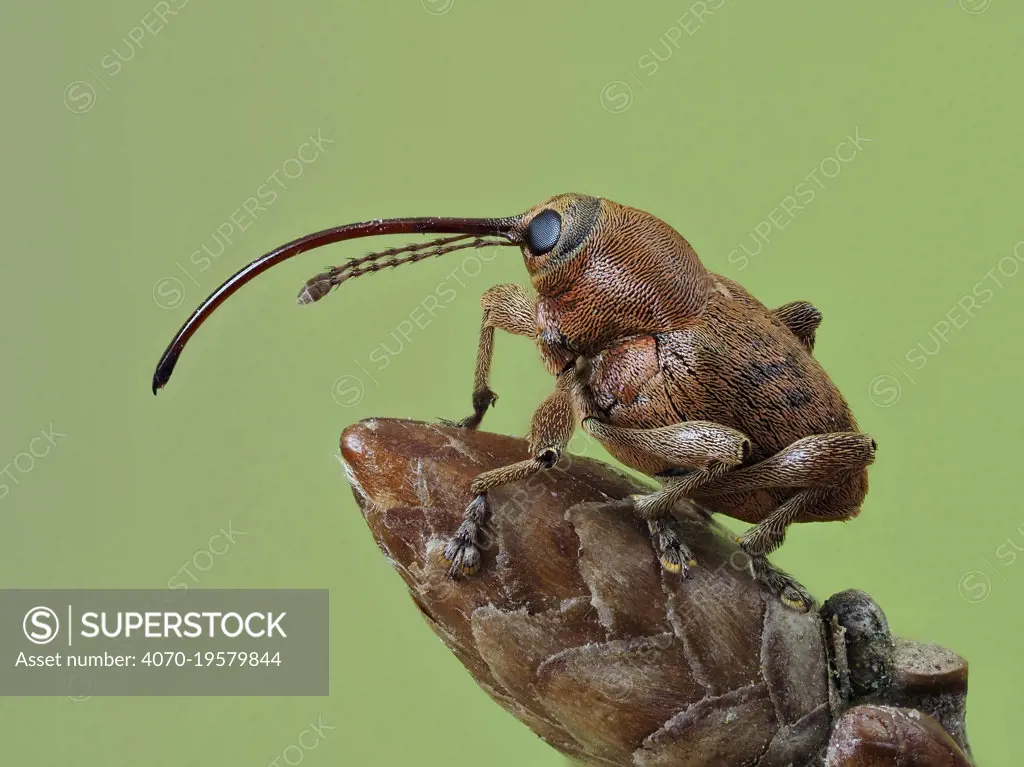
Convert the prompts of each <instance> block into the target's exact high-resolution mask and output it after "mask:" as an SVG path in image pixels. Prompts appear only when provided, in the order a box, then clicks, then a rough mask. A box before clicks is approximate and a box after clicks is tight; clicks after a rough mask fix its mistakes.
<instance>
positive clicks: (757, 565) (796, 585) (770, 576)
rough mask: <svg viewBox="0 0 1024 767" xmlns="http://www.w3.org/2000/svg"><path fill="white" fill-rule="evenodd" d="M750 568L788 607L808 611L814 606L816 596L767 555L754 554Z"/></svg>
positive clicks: (803, 611)
mask: <svg viewBox="0 0 1024 767" xmlns="http://www.w3.org/2000/svg"><path fill="white" fill-rule="evenodd" d="M750 569H751V571H752V572H753V574H754V577H755V578H756V579H757V580H759V581H760V582H761V583H763V584H764V585H765V586H766V587H767V588H768V590H769V591H771V592H772V593H773V594H774V595H775V596H777V597H778V598H779V601H780V602H782V603H783V604H784V605H786V606H787V607H790V608H792V609H794V610H796V611H798V612H802V613H805V612H808V611H809V610H810V609H811V607H813V606H814V598H813V597H812V596H811V595H810V594H809V593H808V591H807V589H805V588H804V587H803V586H801V585H800V582H799V581H797V580H796V579H795V578H793V577H792V576H791V575H787V574H786V573H784V572H782V571H781V570H779V569H778V568H777V567H775V565H773V564H772V563H771V562H769V561H768V559H767V557H763V556H752V557H751V558H750Z"/></svg>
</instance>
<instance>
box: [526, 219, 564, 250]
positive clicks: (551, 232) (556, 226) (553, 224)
mask: <svg viewBox="0 0 1024 767" xmlns="http://www.w3.org/2000/svg"><path fill="white" fill-rule="evenodd" d="M561 234H562V217H561V216H560V215H558V211H554V210H550V209H549V210H542V211H541V212H540V213H538V214H537V215H536V216H534V217H533V220H532V221H531V222H530V225H529V226H528V227H527V228H526V244H527V246H528V247H529V248H530V250H531V251H532V252H533V254H534V255H536V256H543V255H544V254H545V253H548V252H549V251H550V250H551V249H552V248H553V247H555V243H557V242H558V238H559V236H560V235H561Z"/></svg>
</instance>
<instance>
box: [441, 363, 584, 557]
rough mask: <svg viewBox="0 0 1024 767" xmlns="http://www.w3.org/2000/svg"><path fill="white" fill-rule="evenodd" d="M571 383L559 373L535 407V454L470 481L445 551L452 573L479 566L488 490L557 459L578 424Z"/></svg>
mask: <svg viewBox="0 0 1024 767" xmlns="http://www.w3.org/2000/svg"><path fill="white" fill-rule="evenodd" d="M571 386H572V381H571V375H570V373H563V374H562V375H560V376H559V377H558V379H557V380H556V382H555V390H554V391H553V392H551V394H549V395H548V396H547V398H546V399H545V400H544V401H543V402H542V403H541V404H540V406H539V407H538V408H537V410H536V411H534V414H533V419H532V421H531V424H530V453H531V454H532V456H533V457H532V458H528V459H526V460H524V461H519V462H518V463H513V464H510V465H508V466H500V467H498V468H497V469H492V470H491V471H485V472H484V473H483V474H480V475H478V476H477V477H476V478H474V480H473V482H472V484H471V485H470V490H471V492H472V493H473V500H472V501H470V503H469V506H467V507H466V511H465V513H464V514H463V517H462V523H461V524H460V525H459V527H458V529H457V530H456V531H455V535H453V536H452V538H451V539H450V540H449V541H448V544H447V545H446V546H445V548H444V551H443V553H442V558H443V560H444V561H445V563H446V564H447V565H448V568H449V573H450V574H451V575H452V576H453V577H458V576H459V575H472V574H473V573H474V572H476V571H477V569H478V568H479V567H480V543H481V538H482V535H483V531H484V528H486V526H487V524H488V522H489V521H490V517H491V507H490V502H489V500H488V497H487V493H488V491H490V490H493V489H494V488H496V487H501V486H502V485H507V484H509V483H511V482H518V481H519V480H522V479H526V478H527V477H530V476H532V475H534V474H536V473H538V472H541V471H544V470H545V469H550V468H552V467H553V466H554V465H555V464H556V463H557V462H558V459H559V458H560V457H561V455H562V451H563V450H564V449H565V447H566V445H568V444H569V440H570V439H572V435H573V432H574V431H575V428H576V416H575V410H574V408H573V403H572V395H571Z"/></svg>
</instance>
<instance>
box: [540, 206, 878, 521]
mask: <svg viewBox="0 0 1024 767" xmlns="http://www.w3.org/2000/svg"><path fill="white" fill-rule="evenodd" d="M550 204H551V203H550V202H549V203H547V204H546V205H550ZM570 204H571V203H570ZM599 204H600V209H599V211H598V212H597V219H596V223H595V225H594V230H593V232H592V233H591V235H590V238H591V239H593V240H595V241H599V242H600V243H601V247H600V248H599V249H598V248H588V247H587V246H586V243H584V244H583V246H582V247H581V248H580V251H579V252H578V253H577V254H576V255H575V256H574V257H572V258H570V259H566V260H563V261H561V262H558V263H553V264H539V265H538V271H535V272H533V285H534V287H535V288H536V290H537V292H538V298H537V305H536V314H537V343H538V345H539V346H540V348H541V353H542V356H543V357H544V359H545V361H546V363H547V365H548V367H549V369H550V370H551V371H552V372H555V373H558V372H560V371H563V370H566V368H568V367H569V366H571V367H572V370H571V371H567V372H568V373H569V374H570V375H573V376H574V377H575V378H576V381H577V383H578V385H577V386H576V387H574V389H573V397H574V401H575V409H576V411H577V415H578V417H579V419H580V420H585V419H586V418H588V417H592V418H596V419H597V420H598V421H601V422H602V423H607V424H610V425H613V426H619V427H627V428H632V429H653V428H658V427H662V426H666V425H670V424H678V423H681V422H685V421H710V422H714V423H718V424H722V425H724V426H728V427H731V428H734V429H736V430H738V431H740V432H742V433H744V434H746V435H747V436H748V437H749V438H750V441H751V447H752V449H751V452H750V454H749V456H748V457H747V458H746V460H745V461H744V463H743V464H742V465H744V466H750V465H753V464H756V463H758V462H760V461H762V460H764V459H766V458H768V457H770V456H772V455H774V454H776V453H777V452H779V451H780V450H782V449H783V448H785V447H787V446H789V445H791V444H792V443H794V442H796V441H797V440H799V439H801V438H804V437H808V436H810V435H817V434H830V433H835V432H855V431H857V425H856V422H855V420H854V418H853V416H852V414H851V413H850V410H849V407H848V406H847V404H846V401H845V400H844V399H843V397H842V395H841V394H840V393H839V391H838V389H837V388H836V387H835V385H834V384H833V383H832V381H831V380H830V379H829V376H828V374H827V373H826V372H825V371H824V370H823V369H822V367H821V366H820V365H819V364H818V362H817V361H816V360H815V359H814V357H813V356H812V354H811V352H810V350H809V348H808V345H807V344H805V343H804V342H803V341H802V340H801V339H800V338H799V337H798V336H797V335H796V334H795V333H794V332H793V330H791V329H790V327H788V326H787V325H786V324H785V323H784V322H783V321H782V320H781V319H779V317H778V316H777V315H776V314H775V313H773V312H772V311H771V310H769V309H768V308H767V307H766V306H764V305H763V304H762V303H761V302H759V301H758V300H757V299H755V298H754V297H753V296H751V295H750V294H749V293H748V292H747V291H746V290H745V289H744V288H743V287H742V286H740V285H739V284H738V283H736V282H734V281H732V280H730V279H728V278H725V277H721V276H719V275H715V274H712V273H710V272H708V271H706V270H705V268H704V267H703V265H702V264H701V262H700V260H699V259H698V258H697V256H696V254H695V253H694V251H693V249H692V248H691V247H690V245H689V243H688V242H687V241H686V240H685V239H684V238H683V237H682V236H681V235H679V234H678V233H677V232H676V231H675V230H673V229H672V228H671V227H669V226H668V224H666V223H664V222H662V221H660V220H659V219H657V218H655V217H654V216H651V215H650V214H649V213H645V212H644V211H640V210H637V209H635V208H629V207H626V206H622V205H619V204H618V203H614V202H611V201H608V200H600V201H599ZM527 267H528V268H530V267H531V264H530V259H529V258H527ZM531 271H532V270H531ZM623 275H628V279H623ZM598 439H601V438H600V437H598ZM601 441H602V443H603V444H604V447H605V448H606V449H607V450H608V451H609V452H610V453H611V454H612V455H614V456H615V457H616V458H617V459H619V460H620V461H622V462H623V463H624V464H626V465H627V466H630V467H632V468H634V469H636V470H638V471H642V472H644V473H646V474H648V475H651V476H663V475H670V474H672V473H673V472H674V471H677V470H679V469H680V468H681V467H679V466H677V465H673V464H672V463H671V462H669V461H666V460H664V458H663V457H661V456H658V455H652V454H651V453H650V452H647V451H638V450H634V449H630V447H629V446H626V445H623V444H622V443H621V441H616V440H601ZM793 492H794V490H791V489H785V488H782V489H779V488H771V489H759V490H751V491H746V492H739V493H730V494H722V493H711V494H704V493H701V492H700V491H697V492H695V493H693V494H692V497H693V498H695V499H696V500H698V501H699V502H700V503H701V504H702V505H703V506H705V508H707V509H709V510H711V511H714V512H718V513H722V514H726V515H728V516H731V517H735V518H737V519H741V520H744V521H746V522H751V523H756V522H759V521H761V520H763V519H764V518H765V517H767V516H768V514H770V513H771V512H772V511H773V510H774V509H776V508H777V507H778V506H779V504H780V503H781V502H782V501H784V500H786V499H787V498H788V497H790V496H791V495H792V494H793ZM866 492H867V473H866V471H865V470H863V469H862V470H860V471H858V472H856V473H853V474H852V476H848V477H842V478H841V479H840V480H839V481H837V482H836V483H834V485H833V486H832V487H830V488H829V489H828V492H827V493H825V494H823V495H822V497H821V498H820V499H818V500H817V502H816V503H815V505H814V506H813V507H811V508H807V509H805V510H804V511H803V512H802V513H801V514H800V516H799V517H797V518H796V519H795V520H794V521H800V522H806V521H812V520H819V519H820V520H825V519H827V520H836V519H847V518H849V517H851V516H853V515H855V514H856V513H857V511H858V510H859V507H860V505H861V502H862V501H863V499H864V496H865V494H866Z"/></svg>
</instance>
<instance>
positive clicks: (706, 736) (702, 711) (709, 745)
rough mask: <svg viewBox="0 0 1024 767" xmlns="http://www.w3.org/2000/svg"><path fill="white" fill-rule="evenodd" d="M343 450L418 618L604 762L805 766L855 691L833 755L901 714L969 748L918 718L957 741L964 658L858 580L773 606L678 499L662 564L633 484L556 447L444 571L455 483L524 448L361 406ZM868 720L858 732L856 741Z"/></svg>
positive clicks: (517, 708)
mask: <svg viewBox="0 0 1024 767" xmlns="http://www.w3.org/2000/svg"><path fill="white" fill-rule="evenodd" d="M341 447H342V456H343V458H344V460H345V463H346V467H347V470H348V475H349V480H350V482H351V483H352V488H353V492H354V493H355V496H356V499H357V501H358V502H359V505H360V507H361V508H362V510H363V514H364V516H365V518H366V521H367V524H368V525H369V527H370V529H371V531H372V532H373V535H374V538H375V539H376V541H377V544H378V545H379V546H380V548H381V549H382V550H383V552H384V553H385V555H386V556H387V557H388V560H389V562H390V563H391V564H392V565H393V566H394V568H395V569H396V570H397V571H398V573H399V575H401V577H402V578H403V579H404V581H405V583H406V585H407V586H408V588H409V591H410V594H411V595H412V598H413V601H414V602H415V603H416V605H417V607H419V609H420V611H421V612H422V613H423V615H424V617H425V618H426V621H427V623H428V624H429V626H430V627H431V628H432V629H433V631H434V632H435V633H436V634H437V635H438V636H439V637H440V638H441V639H442V640H443V641H444V643H445V644H446V645H447V646H448V648H449V649H450V650H451V651H452V652H453V653H454V654H455V655H456V656H457V657H458V658H459V660H460V661H461V662H462V664H463V665H464V666H465V667H466V668H467V669H468V670H469V672H470V674H472V675H473V678H474V679H475V680H476V682H477V683H478V684H479V685H480V686H481V687H482V688H483V689H484V690H485V691H486V692H487V693H488V694H489V695H490V696H491V698H493V699H494V700H495V701H496V702H497V703H498V704H500V705H501V706H503V707H504V708H505V709H506V710H508V711H509V712H510V713H512V714H513V715H514V716H516V717H517V718H518V719H519V720H520V721H522V722H523V723H524V724H526V725H527V726H528V727H530V728H531V729H532V730H533V731H534V732H535V733H537V735H539V736H540V737H541V738H543V739H544V740H545V741H547V742H548V743H550V744H551V745H552V746H554V747H555V748H557V749H558V750H559V751H561V752H562V753H564V754H566V755H567V756H570V757H572V758H574V759H577V760H579V761H581V762H584V763H586V764H590V765H603V766H604V767H735V766H737V765H752V766H756V767H784V766H790V767H821V766H822V765H823V764H825V759H826V749H827V748H828V747H829V745H828V744H829V737H830V733H832V730H833V721H834V716H838V715H840V714H843V712H844V711H846V709H847V708H849V707H850V706H855V707H854V708H851V709H850V711H848V712H847V713H846V714H845V715H843V716H844V718H843V720H842V721H843V722H844V728H845V729H842V731H841V732H840V731H839V729H838V728H837V731H836V733H834V734H833V735H832V746H831V748H832V749H833V751H832V753H834V754H835V755H836V756H835V759H838V760H840V761H835V762H834V764H835V765H837V766H840V765H841V767H867V766H868V765H876V764H878V765H881V764H886V762H879V761H871V759H875V758H876V756H875V754H876V753H882V752H883V750H884V748H885V746H884V744H885V739H884V738H885V732H886V731H887V732H889V733H890V734H891V735H892V736H893V737H894V738H903V737H904V736H905V735H906V734H907V733H909V732H910V731H911V730H913V731H914V738H915V739H914V740H911V741H907V742H910V743H917V744H926V745H927V747H926V745H920V749H923V750H920V749H919V750H920V753H923V754H931V753H933V752H932V751H929V750H927V749H928V748H932V747H933V746H934V748H939V749H940V750H939V751H935V752H934V753H940V754H947V753H948V754H951V755H953V756H954V757H957V758H960V757H962V758H963V759H965V760H966V757H963V753H962V752H961V751H959V749H957V744H956V743H954V742H953V741H952V740H950V739H949V738H948V736H945V733H944V731H943V730H942V727H940V726H939V725H938V724H937V723H935V722H933V721H932V720H931V719H929V718H928V717H927V715H926V713H928V714H933V715H935V716H938V717H940V719H941V721H942V724H943V725H945V726H946V727H947V729H949V730H950V731H951V732H953V733H954V734H955V736H956V740H957V742H959V743H961V744H962V745H964V746H965V747H966V734H965V733H964V732H963V713H964V709H963V701H964V696H965V694H966V678H967V671H966V663H965V662H964V661H963V659H962V658H959V656H957V655H955V654H954V653H951V652H949V651H948V650H944V649H942V648H937V647H933V646H930V645H921V644H918V643H915V642H904V641H902V640H896V641H895V643H893V642H892V641H891V639H890V638H889V632H888V627H887V624H886V621H885V616H884V614H882V612H881V609H880V608H878V606H877V605H875V604H874V603H873V601H872V600H871V599H870V597H869V596H868V595H866V594H863V593H862V592H855V591H850V592H843V593H842V594H839V595H836V597H834V598H833V599H831V600H829V603H828V604H827V605H826V607H825V609H824V610H823V612H822V613H821V614H819V613H818V612H816V611H812V612H810V613H799V612H796V611H794V610H792V609H789V608H787V607H785V606H783V605H782V604H781V603H780V602H779V601H778V600H777V599H776V598H774V597H773V596H772V595H771V594H770V593H769V592H767V591H766V590H764V589H762V587H761V586H760V585H759V583H758V582H757V581H755V580H754V579H753V578H752V577H751V575H750V573H749V569H748V560H747V558H746V555H745V554H744V553H743V552H742V551H741V550H740V549H739V548H738V547H737V546H736V544H735V543H734V542H733V539H732V537H731V536H729V535H726V534H725V533H724V531H723V529H722V528H719V527H718V526H717V525H715V524H713V523H709V522H708V521H707V520H706V519H705V518H703V517H702V516H700V515H699V514H698V513H697V512H696V511H695V510H694V509H692V508H680V509H679V515H678V516H679V519H680V523H681V525H682V529H683V531H684V533H685V536H686V541H687V543H688V545H689V546H690V547H691V548H692V549H693V551H694V553H695V554H696V557H697V559H698V562H699V565H698V566H697V567H695V568H694V569H693V570H691V571H690V573H689V574H688V575H687V576H686V578H685V579H683V578H680V576H678V575H673V574H671V573H668V572H666V571H665V570H664V568H663V567H662V566H661V564H660V563H659V562H658V560H657V557H656V556H655V553H654V549H653V548H652V545H651V541H650V536H649V533H648V531H647V529H646V527H645V525H644V524H643V523H642V522H639V521H638V520H637V519H636V518H635V516H634V515H633V514H632V513H631V512H630V510H629V509H628V508H626V507H625V506H624V504H623V503H621V499H624V498H627V497H629V496H630V495H633V494H637V493H644V492H648V491H649V489H650V488H649V487H648V486H646V485H644V484H641V482H640V481H638V480H636V479H632V478H630V477H627V476H626V475H624V474H622V473H620V472H618V471H616V470H615V469H613V468H611V467H610V466H607V465H605V464H602V463H600V462H598V461H594V460H591V459H587V458H580V457H578V456H573V455H568V454H566V455H563V457H562V459H561V460H560V461H559V462H558V464H556V466H555V467H554V468H552V469H550V470H549V471H547V472H544V473H543V474H540V475H537V476H535V477H533V478H531V479H529V480H525V481H523V482H519V483H515V484H513V485H509V486H507V487H503V488H498V489H495V490H493V491H491V492H490V493H489V495H490V501H491V506H492V509H493V512H494V514H493V518H492V522H491V525H490V529H489V533H488V535H489V539H488V540H487V541H486V542H485V545H484V546H483V547H482V548H483V557H482V564H481V569H480V572H479V573H477V574H476V575H474V576H472V577H470V578H466V579H463V580H460V581H453V580H451V579H450V577H449V576H448V567H447V565H446V564H445V563H444V562H442V561H441V560H440V556H439V555H440V553H441V552H442V550H443V549H444V546H445V543H446V542H447V540H448V538H449V536H451V535H452V533H453V532H454V531H455V529H456V528H457V527H458V526H459V523H460V520H461V515H462V511H463V509H464V508H465V506H466V504H467V503H468V502H469V501H470V500H471V499H472V498H473V493H472V492H471V491H470V483H471V482H472V480H473V478H474V477H475V476H476V475H477V474H479V473H481V472H484V471H488V470H490V469H494V468H497V467H499V466H505V465H508V464H510V463H513V462H515V461H519V460H522V459H523V458H524V457H526V456H527V455H528V454H529V453H528V446H527V443H526V442H525V441H524V440H521V439H514V438H511V437H505V436H500V435H497V434H487V433H483V432H477V431H472V430H469V429H464V428H456V427H451V426H440V425H432V424H424V423H416V422H412V421H397V420H370V421H364V422H362V423H359V424H357V425H355V426H351V427H349V428H348V429H346V430H345V433H344V434H343V435H342V445H341ZM826 642H828V643H831V644H830V648H831V651H830V653H827V652H826ZM836 642H838V643H839V645H840V646H839V647H837V646H836V645H835V644H834V643H836ZM830 658H831V661H832V667H834V668H835V669H836V674H837V677H845V679H844V680H843V681H842V682H841V683H839V682H836V681H833V680H832V678H831V676H830V673H831V672H830ZM851 664H852V666H851ZM867 697H870V699H866V698H867ZM861 703H885V704H891V705H893V706H905V707H912V708H913V709H914V710H913V711H911V713H909V714H900V716H902V717H904V718H905V717H911V720H909V721H913V722H916V723H918V724H920V727H919V728H918V729H919V730H920V732H918V730H915V729H914V728H912V727H909V724H908V723H907V721H904V719H901V718H899V717H895V715H892V716H890V714H889V713H888V712H889V711H892V710H895V709H889V708H883V707H880V706H863V705H860V706H858V704H861ZM933 704H934V705H933ZM905 710H909V708H908V709H905ZM854 712H857V713H854ZM923 712H926V713H923ZM886 717H889V718H888V719H886ZM894 717H895V718H894ZM914 717H916V719H915V718H914ZM887 723H888V724H887ZM933 724H934V726H935V727H934V728H933V727H932V725H933ZM890 725H891V726H890ZM887 727H888V728H889V729H888V730H886V728H887ZM908 728H909V729H908ZM935 728H937V731H935ZM869 732H870V733H871V735H872V737H873V738H874V740H872V741H870V742H868V741H865V742H864V743H860V742H859V741H857V742H854V741H855V740H856V739H857V738H862V737H863V736H864V734H865V733H869ZM939 734H942V735H943V736H945V739H943V738H940V737H939ZM932 736H934V737H932ZM908 737H909V736H908ZM928 738H931V740H928ZM933 741H934V743H933ZM901 743H902V741H898V740H893V741H892V742H890V743H889V747H890V748H893V749H895V748H901V747H903V746H901V745H900V744H901ZM950 744H952V749H954V750H949V746H950ZM942 748H945V749H947V750H946V751H942V750H941V749H942ZM901 753H902V752H901ZM907 753H917V752H913V751H911V752H907ZM844 759H845V760H846V761H841V760H844ZM857 759H859V760H860V761H857ZM925 763H926V762H921V764H925ZM829 764H830V765H831V764H833V762H829ZM908 764H917V762H908ZM936 764H948V765H949V766H950V767H954V766H955V767H961V765H967V764H969V763H968V762H967V761H963V762H958V761H955V760H954V761H947V762H936Z"/></svg>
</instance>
